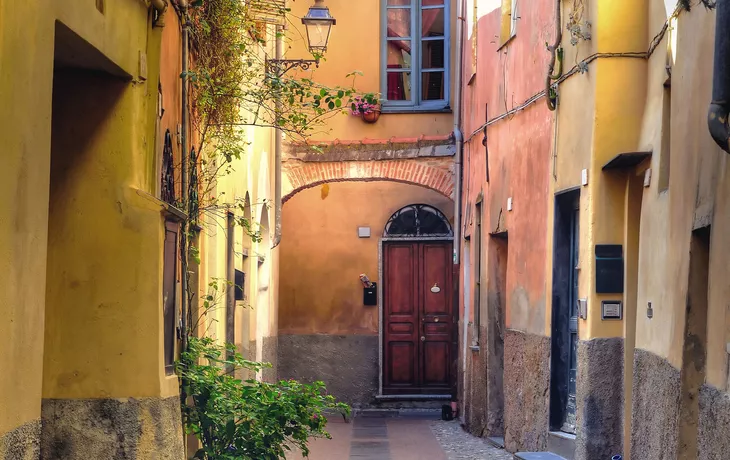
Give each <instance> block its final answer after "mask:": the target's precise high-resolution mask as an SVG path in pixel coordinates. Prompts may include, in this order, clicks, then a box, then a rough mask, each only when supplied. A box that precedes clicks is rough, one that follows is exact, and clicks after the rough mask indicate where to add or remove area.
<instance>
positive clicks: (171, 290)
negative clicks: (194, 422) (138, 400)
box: [162, 221, 180, 375]
mask: <svg viewBox="0 0 730 460" xmlns="http://www.w3.org/2000/svg"><path fill="white" fill-rule="evenodd" d="M179 228H180V226H179V224H178V223H177V222H172V221H166V222H165V246H164V258H163V261H164V266H163V269H162V316H163V321H164V334H165V336H164V341H165V347H164V353H165V372H166V373H167V374H168V375H169V374H172V373H173V371H174V369H173V367H174V364H175V340H176V315H175V311H176V308H177V306H176V305H177V302H176V297H177V240H178V230H179Z"/></svg>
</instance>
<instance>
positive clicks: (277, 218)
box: [271, 29, 284, 249]
mask: <svg viewBox="0 0 730 460" xmlns="http://www.w3.org/2000/svg"><path fill="white" fill-rule="evenodd" d="M282 34H283V31H282V30H281V29H279V30H277V34H276V59H277V60H279V59H283V58H284V39H283V37H282ZM281 110H282V109H281V97H279V96H277V97H276V101H275V107H274V113H275V116H276V118H277V122H278V118H279V115H280V114H281ZM277 125H278V123H277ZM274 135H275V138H274V241H273V245H272V246H271V249H274V248H276V247H277V246H279V243H281V151H282V139H281V136H282V131H281V129H279V128H278V127H277V128H276V131H275V133H274Z"/></svg>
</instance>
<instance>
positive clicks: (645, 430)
mask: <svg viewBox="0 0 730 460" xmlns="http://www.w3.org/2000/svg"><path fill="white" fill-rule="evenodd" d="M680 388H681V386H680V372H679V369H677V368H675V367H674V366H672V365H671V364H670V363H669V361H667V360H666V359H664V358H660V357H659V356H657V355H655V354H653V353H651V352H648V351H646V350H641V349H639V348H637V349H636V350H634V384H633V389H632V391H633V396H632V398H633V401H632V407H633V410H632V418H631V458H635V459H653V458H657V459H660V458H664V459H674V458H677V434H678V431H677V429H678V420H679V397H680ZM702 458H703V459H704V458H705V457H702ZM708 458H709V457H708Z"/></svg>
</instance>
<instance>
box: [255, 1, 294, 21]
mask: <svg viewBox="0 0 730 460" xmlns="http://www.w3.org/2000/svg"><path fill="white" fill-rule="evenodd" d="M246 3H247V4H248V6H249V9H250V12H251V13H252V17H253V18H254V19H255V20H256V21H257V22H267V23H270V24H276V25H280V26H283V25H285V23H286V0H246Z"/></svg>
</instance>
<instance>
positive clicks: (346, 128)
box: [285, 0, 457, 139]
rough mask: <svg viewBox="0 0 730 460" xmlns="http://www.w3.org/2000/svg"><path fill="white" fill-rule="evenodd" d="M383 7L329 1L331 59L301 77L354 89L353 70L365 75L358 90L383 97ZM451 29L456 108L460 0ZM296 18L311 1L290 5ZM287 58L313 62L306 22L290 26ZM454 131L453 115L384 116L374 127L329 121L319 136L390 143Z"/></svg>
mask: <svg viewBox="0 0 730 460" xmlns="http://www.w3.org/2000/svg"><path fill="white" fill-rule="evenodd" d="M380 4H381V2H380V1H379V0H378V1H361V2H353V1H350V0H328V1H327V2H326V6H327V7H329V9H330V14H332V16H333V17H334V18H335V19H336V20H337V25H335V26H333V27H332V32H331V35H330V40H329V44H328V47H327V52H326V54H325V58H326V60H324V61H322V62H321V63H320V65H319V68H318V69H316V70H314V71H313V72H311V75H310V74H308V73H300V75H304V76H311V78H313V79H314V80H315V81H316V82H317V83H321V84H324V85H327V86H330V87H333V86H348V85H351V84H352V79H351V78H350V79H348V78H345V76H346V75H347V74H349V73H351V72H353V71H360V72H362V74H363V75H362V76H358V77H357V78H356V79H355V87H356V89H357V90H358V92H360V93H365V92H372V93H381V92H382V91H383V89H382V88H381V87H380V70H381V68H380V67H381V65H380V62H381V59H380V54H381V51H380V44H381V38H380V37H381V31H380V27H381V8H380ZM448 5H450V6H449V8H450V13H449V20H450V24H451V26H450V27H451V29H450V30H451V50H452V53H451V64H450V67H451V69H452V70H451V80H450V81H451V88H448V91H449V93H450V104H451V107H453V105H454V87H455V84H454V72H453V66H454V62H455V57H456V54H455V50H456V45H455V44H456V40H457V37H456V36H455V31H456V0H451V1H450V2H449V3H448ZM289 7H290V8H291V10H292V12H291V14H292V17H293V18H300V17H303V16H304V15H306V13H307V10H308V8H309V7H310V2H289ZM288 27H290V30H289V31H288V32H287V44H286V46H285V49H286V58H287V59H311V55H310V54H309V52H308V51H307V49H306V47H307V41H306V31H305V28H304V26H303V25H302V24H301V21H300V20H293V21H292V23H290V24H289V25H288ZM452 131H453V114H452V113H422V114H402V113H399V114H385V113H384V114H382V115H381V116H380V119H379V120H378V121H377V122H376V123H374V124H372V125H370V124H366V123H363V122H362V120H360V119H359V117H353V116H350V115H349V114H348V115H347V116H336V117H332V118H330V119H328V120H327V123H326V127H325V128H324V129H322V130H320V131H319V132H317V133H316V134H314V135H313V138H314V139H334V138H339V139H362V138H369V139H389V138H391V137H418V136H421V135H422V134H428V135H433V136H435V135H446V134H449V133H450V132H452Z"/></svg>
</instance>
